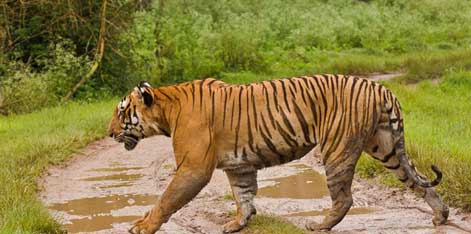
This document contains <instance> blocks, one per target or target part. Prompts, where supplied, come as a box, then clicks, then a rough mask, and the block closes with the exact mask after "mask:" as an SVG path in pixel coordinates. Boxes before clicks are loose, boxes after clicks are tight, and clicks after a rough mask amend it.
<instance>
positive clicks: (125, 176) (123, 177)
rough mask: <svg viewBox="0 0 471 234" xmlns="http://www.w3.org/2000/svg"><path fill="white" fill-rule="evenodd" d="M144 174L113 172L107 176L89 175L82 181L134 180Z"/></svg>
mask: <svg viewBox="0 0 471 234" xmlns="http://www.w3.org/2000/svg"><path fill="white" fill-rule="evenodd" d="M142 176H143V175H142V174H126V173H120V174H113V175H106V176H96V177H88V178H84V179H81V180H82V181H103V180H119V181H133V180H137V179H139V178H141V177H142Z"/></svg>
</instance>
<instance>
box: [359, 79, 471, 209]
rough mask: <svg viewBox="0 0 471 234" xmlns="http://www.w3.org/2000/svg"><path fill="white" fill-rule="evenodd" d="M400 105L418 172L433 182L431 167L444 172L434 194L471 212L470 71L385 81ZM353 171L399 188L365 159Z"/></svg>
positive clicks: (386, 174)
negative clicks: (437, 79)
mask: <svg viewBox="0 0 471 234" xmlns="http://www.w3.org/2000/svg"><path fill="white" fill-rule="evenodd" d="M385 85H386V86H387V87H389V88H390V89H391V90H393V91H394V93H395V94H396V96H398V98H399V100H400V101H401V105H402V108H403V113H404V119H405V120H404V121H405V137H406V143H407V148H408V152H409V154H410V156H411V157H412V159H413V161H414V163H415V164H416V166H417V168H418V170H419V171H420V172H422V173H424V174H425V175H427V176H428V178H433V176H434V175H433V173H432V171H431V169H430V166H431V165H432V164H435V165H437V166H438V167H439V168H440V169H441V170H442V171H443V181H442V183H441V184H440V185H439V186H438V187H437V190H438V191H439V192H440V194H441V195H442V196H443V198H444V199H445V201H446V202H447V203H448V204H450V205H452V206H456V207H461V208H464V209H465V210H468V211H469V210H471V153H470V152H471V144H469V140H470V139H471V111H470V110H471V91H470V90H471V72H467V71H458V72H447V73H445V75H444V76H443V78H442V79H441V80H440V82H439V83H438V84H437V83H434V82H432V81H422V82H419V83H417V84H414V85H402V84H400V81H390V82H386V83H385ZM357 171H358V172H359V173H360V175H362V176H366V177H375V176H381V177H382V181H383V182H384V183H386V184H388V185H398V184H399V183H397V182H396V180H395V179H394V178H393V177H392V176H391V175H389V173H384V169H383V167H382V166H381V165H379V164H378V163H377V162H375V161H374V160H372V159H371V158H369V157H368V156H364V157H362V159H361V160H360V163H359V165H358V168H357Z"/></svg>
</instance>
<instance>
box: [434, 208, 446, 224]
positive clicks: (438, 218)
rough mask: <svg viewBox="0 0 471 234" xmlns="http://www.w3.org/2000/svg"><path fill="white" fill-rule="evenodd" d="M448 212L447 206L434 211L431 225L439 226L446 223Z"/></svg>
mask: <svg viewBox="0 0 471 234" xmlns="http://www.w3.org/2000/svg"><path fill="white" fill-rule="evenodd" d="M449 213H450V211H449V210H448V208H447V207H445V209H443V210H442V211H441V212H434V215H433V219H432V222H433V225H435V226H440V225H443V224H446V222H447V219H448V215H449Z"/></svg>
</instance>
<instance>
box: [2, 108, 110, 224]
mask: <svg viewBox="0 0 471 234" xmlns="http://www.w3.org/2000/svg"><path fill="white" fill-rule="evenodd" d="M115 103H116V102H115V101H114V100H113V101H103V102H99V103H92V104H81V103H68V104H64V105H61V106H58V107H55V108H46V109H43V110H41V111H39V112H35V113H31V114H25V115H12V116H9V117H0V139H1V141H0V164H1V165H2V166H1V167H0V184H1V185H2V186H0V194H1V195H0V233H59V232H60V226H59V224H58V223H57V222H55V221H54V220H53V219H52V217H51V216H50V215H49V214H48V212H47V209H46V208H45V207H44V206H43V205H42V204H41V202H40V201H39V200H38V196H37V191H38V186H37V179H38V177H39V176H40V174H41V173H42V172H44V169H45V168H46V167H47V166H49V165H53V164H57V163H60V162H63V161H64V160H66V159H68V158H69V157H70V156H71V155H72V153H74V152H76V150H78V149H80V148H82V147H84V146H85V145H86V144H87V143H89V142H91V141H94V140H97V139H99V138H101V137H103V136H104V134H105V132H106V126H107V122H108V120H109V118H110V117H111V113H112V106H113V105H114V104H115Z"/></svg>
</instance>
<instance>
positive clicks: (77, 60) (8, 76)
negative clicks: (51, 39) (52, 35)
mask: <svg viewBox="0 0 471 234" xmlns="http://www.w3.org/2000/svg"><path fill="white" fill-rule="evenodd" d="M74 49H75V48H74V45H73V44H72V43H71V42H70V41H67V40H63V41H62V42H60V43H57V44H51V45H50V46H49V50H50V51H51V53H50V54H49V56H47V57H42V58H38V59H37V60H36V61H35V62H36V64H40V65H41V66H43V67H44V69H43V70H42V71H41V72H34V71H32V67H31V66H29V65H27V64H25V63H23V62H21V61H16V62H10V63H9V64H8V65H7V66H6V68H5V70H4V74H5V78H4V79H2V80H0V93H2V95H3V97H4V100H3V102H2V103H3V105H5V106H7V107H8V110H9V111H11V112H13V113H15V112H30V111H33V110H35V109H38V108H41V107H47V106H52V105H55V104H57V103H58V102H59V101H60V100H61V98H62V97H63V96H64V95H65V93H66V92H67V91H68V90H69V87H71V86H72V85H73V84H74V83H76V82H77V81H78V80H79V79H80V77H81V76H83V75H84V74H85V72H86V71H87V67H88V64H89V60H88V59H87V57H85V56H80V57H78V56H76V55H75V54H74Z"/></svg>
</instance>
